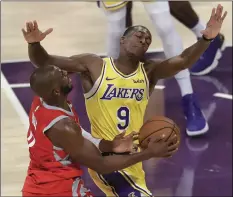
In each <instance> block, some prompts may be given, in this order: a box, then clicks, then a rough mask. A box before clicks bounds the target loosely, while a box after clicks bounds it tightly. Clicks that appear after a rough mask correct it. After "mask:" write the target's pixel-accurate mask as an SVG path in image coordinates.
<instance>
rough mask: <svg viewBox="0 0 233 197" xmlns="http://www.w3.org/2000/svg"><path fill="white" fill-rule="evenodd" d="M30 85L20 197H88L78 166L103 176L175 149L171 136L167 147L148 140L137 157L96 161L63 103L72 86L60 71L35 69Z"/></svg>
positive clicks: (74, 116) (72, 113)
mask: <svg viewBox="0 0 233 197" xmlns="http://www.w3.org/2000/svg"><path fill="white" fill-rule="evenodd" d="M30 86H31V88H32V90H33V91H34V92H35V94H36V95H37V96H36V97H35V98H34V100H33V103H32V105H31V110H30V115H29V122H30V125H29V130H28V135H27V136H28V137H27V138H28V146H29V152H30V165H29V168H28V174H27V177H26V180H25V183H24V186H23V190H22V192H23V196H79V197H84V196H85V197H91V196H92V194H91V192H90V190H88V189H86V188H85V187H84V183H83V181H82V179H81V176H82V173H83V172H82V170H81V169H80V165H85V166H87V167H89V168H91V169H93V170H95V171H96V172H99V173H101V174H105V173H110V172H113V171H116V170H120V169H122V168H125V167H128V166H130V165H133V164H135V163H137V162H140V161H142V160H147V159H149V158H151V157H167V156H170V155H171V154H173V153H174V152H175V151H176V150H177V144H175V143H174V142H175V141H177V138H176V136H174V137H173V138H171V139H169V141H168V142H165V141H164V140H161V141H159V142H152V141H151V142H150V143H149V146H148V149H146V150H144V151H142V152H140V153H135V154H131V155H130V154H129V155H114V156H106V157H102V156H101V154H100V151H99V150H98V149H97V148H96V146H95V145H94V144H92V143H91V142H90V141H88V140H86V139H85V138H83V136H82V131H81V127H80V125H79V120H78V116H77V114H76V112H75V110H74V108H73V107H72V104H71V103H70V102H68V101H67V95H68V94H69V92H70V91H71V90H72V83H71V79H70V78H69V76H68V74H67V72H66V71H63V70H60V69H59V68H57V67H55V66H46V67H42V68H38V69H36V70H35V71H34V73H33V74H32V75H31V78H30ZM126 138H127V137H126ZM129 138H130V136H128V139H129ZM126 140H127V139H126ZM129 140H130V139H129ZM101 142H102V145H101V146H100V147H102V149H101V148H100V150H101V151H113V150H112V148H111V146H109V142H108V141H105V140H102V141H101ZM122 144H124V142H123V143H122ZM127 144H128V143H126V145H127ZM122 147H124V145H123V146H122ZM125 147H127V146H125ZM123 151H127V150H123ZM128 151H130V149H129V150H128Z"/></svg>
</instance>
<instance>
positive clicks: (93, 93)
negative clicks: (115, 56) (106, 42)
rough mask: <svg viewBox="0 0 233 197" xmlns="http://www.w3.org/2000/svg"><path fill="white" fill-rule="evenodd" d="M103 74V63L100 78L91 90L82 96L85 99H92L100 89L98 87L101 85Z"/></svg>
mask: <svg viewBox="0 0 233 197" xmlns="http://www.w3.org/2000/svg"><path fill="white" fill-rule="evenodd" d="M105 72H106V62H105V61H104V62H103V67H102V70H101V73H100V76H99V77H98V79H97V80H96V82H95V83H94V85H93V87H92V88H91V90H90V91H89V92H87V93H85V94H84V97H85V99H90V98H91V97H93V96H94V95H95V94H96V93H97V92H98V89H99V88H100V86H101V84H102V82H103V79H104V75H105Z"/></svg>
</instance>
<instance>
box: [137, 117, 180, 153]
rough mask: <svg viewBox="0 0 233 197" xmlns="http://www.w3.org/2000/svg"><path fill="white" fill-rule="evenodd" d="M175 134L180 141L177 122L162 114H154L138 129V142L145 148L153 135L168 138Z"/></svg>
mask: <svg viewBox="0 0 233 197" xmlns="http://www.w3.org/2000/svg"><path fill="white" fill-rule="evenodd" d="M173 135H177V138H178V141H179V142H180V129H179V127H178V126H177V124H176V123H175V122H174V121H173V120H171V119H169V118H167V117H164V116H154V117H153V118H151V119H149V120H147V121H146V122H145V123H144V125H143V126H142V127H141V129H140V131H139V136H138V138H139V144H140V147H141V148H143V149H146V148H147V145H148V143H149V141H150V139H151V138H152V137H153V138H155V139H157V138H160V137H162V138H165V139H167V140H168V139H169V138H170V137H173Z"/></svg>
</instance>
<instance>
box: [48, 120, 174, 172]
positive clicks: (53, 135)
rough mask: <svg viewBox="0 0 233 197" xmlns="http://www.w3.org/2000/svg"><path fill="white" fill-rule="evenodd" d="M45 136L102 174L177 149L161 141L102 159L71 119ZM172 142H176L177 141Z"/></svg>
mask: <svg viewBox="0 0 233 197" xmlns="http://www.w3.org/2000/svg"><path fill="white" fill-rule="evenodd" d="M45 134H46V135H47V136H48V138H49V139H50V140H51V141H52V143H53V144H54V145H55V146H58V147H61V148H63V149H64V151H65V152H66V153H68V154H69V155H70V157H71V158H72V159H73V160H74V162H78V163H80V164H81V165H85V166H87V167H89V168H91V169H93V170H95V171H96V172H98V173H101V174H105V173H110V172H113V171H116V170H120V169H124V168H126V167H128V166H130V165H133V164H136V163H138V162H140V161H143V160H147V159H149V158H151V157H168V156H170V155H172V153H173V152H174V151H176V148H177V145H176V144H175V145H169V144H171V141H168V142H165V141H163V140H160V141H159V142H151V143H150V145H149V148H148V149H146V150H145V151H142V152H140V153H135V154H130V155H113V156H106V157H102V156H101V154H100V152H99V150H98V149H97V148H96V147H95V145H94V144H92V143H91V142H90V141H89V140H86V139H85V138H83V136H82V134H81V128H80V127H79V126H78V125H77V124H76V123H75V122H74V121H73V120H71V119H69V118H66V119H62V120H60V121H59V122H58V123H56V124H55V125H54V126H53V127H52V128H51V129H49V130H48V131H47V132H46V133H45ZM171 140H174V141H175V140H176V139H171Z"/></svg>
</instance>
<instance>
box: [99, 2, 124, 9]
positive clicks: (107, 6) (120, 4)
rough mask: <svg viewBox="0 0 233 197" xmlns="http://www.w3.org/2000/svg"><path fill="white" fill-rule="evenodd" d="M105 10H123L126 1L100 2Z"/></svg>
mask: <svg viewBox="0 0 233 197" xmlns="http://www.w3.org/2000/svg"><path fill="white" fill-rule="evenodd" d="M101 2H102V3H103V7H104V8H105V9H106V10H119V9H121V8H123V7H124V6H125V5H126V4H127V3H128V1H101Z"/></svg>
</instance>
